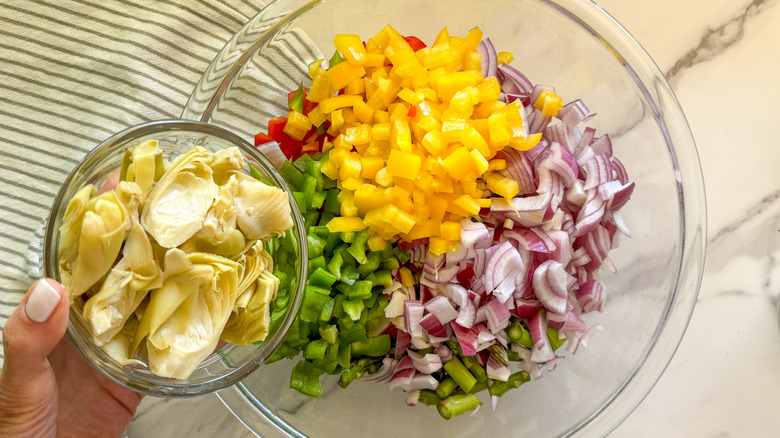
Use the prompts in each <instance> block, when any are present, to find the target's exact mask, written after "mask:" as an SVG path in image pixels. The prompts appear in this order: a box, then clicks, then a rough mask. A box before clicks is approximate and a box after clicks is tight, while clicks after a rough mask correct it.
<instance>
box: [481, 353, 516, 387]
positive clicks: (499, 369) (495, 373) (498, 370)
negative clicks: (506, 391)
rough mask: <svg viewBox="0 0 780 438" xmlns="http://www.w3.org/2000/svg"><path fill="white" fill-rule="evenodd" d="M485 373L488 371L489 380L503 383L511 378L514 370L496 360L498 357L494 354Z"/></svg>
mask: <svg viewBox="0 0 780 438" xmlns="http://www.w3.org/2000/svg"><path fill="white" fill-rule="evenodd" d="M485 371H487V376H488V379H493V380H500V381H502V382H506V381H507V380H509V376H510V375H512V370H511V369H510V368H509V367H508V366H506V365H504V364H502V363H501V362H499V360H498V359H496V357H495V356H493V355H492V354H491V355H490V358H489V359H488V361H487V366H486V367H485Z"/></svg>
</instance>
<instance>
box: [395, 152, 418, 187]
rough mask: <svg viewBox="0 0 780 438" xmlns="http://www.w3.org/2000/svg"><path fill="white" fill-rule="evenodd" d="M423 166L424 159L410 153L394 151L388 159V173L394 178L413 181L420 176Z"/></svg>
mask: <svg viewBox="0 0 780 438" xmlns="http://www.w3.org/2000/svg"><path fill="white" fill-rule="evenodd" d="M421 166H422V158H421V157H420V156H419V155H415V154H413V153H410V152H404V151H401V150H398V149H393V150H391V151H390V156H389V157H387V173H389V174H390V175H391V176H393V177H400V178H408V179H412V180H413V179H415V178H417V176H418V175H419V173H420V167H421Z"/></svg>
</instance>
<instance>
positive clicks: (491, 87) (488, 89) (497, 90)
mask: <svg viewBox="0 0 780 438" xmlns="http://www.w3.org/2000/svg"><path fill="white" fill-rule="evenodd" d="M499 97H501V84H499V83H498V79H496V77H495V76H489V77H487V78H485V80H483V81H482V82H480V83H479V84H478V85H477V101H478V102H479V103H482V102H487V101H490V100H498V98H499Z"/></svg>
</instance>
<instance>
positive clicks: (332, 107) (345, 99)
mask: <svg viewBox="0 0 780 438" xmlns="http://www.w3.org/2000/svg"><path fill="white" fill-rule="evenodd" d="M341 64H343V62H342V63H341ZM341 64H339V65H341ZM334 68H335V67H334ZM362 100H363V98H361V97H360V96H355V95H353V94H342V95H340V96H334V97H330V98H328V99H325V100H323V101H322V102H320V106H321V107H322V112H324V113H325V114H329V113H332V112H333V111H336V110H337V109H341V108H347V107H352V106H355V104H356V103H357V102H358V101H362Z"/></svg>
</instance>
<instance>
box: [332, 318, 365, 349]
mask: <svg viewBox="0 0 780 438" xmlns="http://www.w3.org/2000/svg"><path fill="white" fill-rule="evenodd" d="M339 322H340V321H339ZM349 322H350V323H351V324H352V325H351V326H350V328H348V329H345V330H341V331H340V332H341V338H340V339H339V343H340V344H341V345H348V344H352V343H353V342H356V341H360V340H362V339H366V327H365V326H364V325H363V324H360V323H356V322H354V321H352V320H349Z"/></svg>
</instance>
